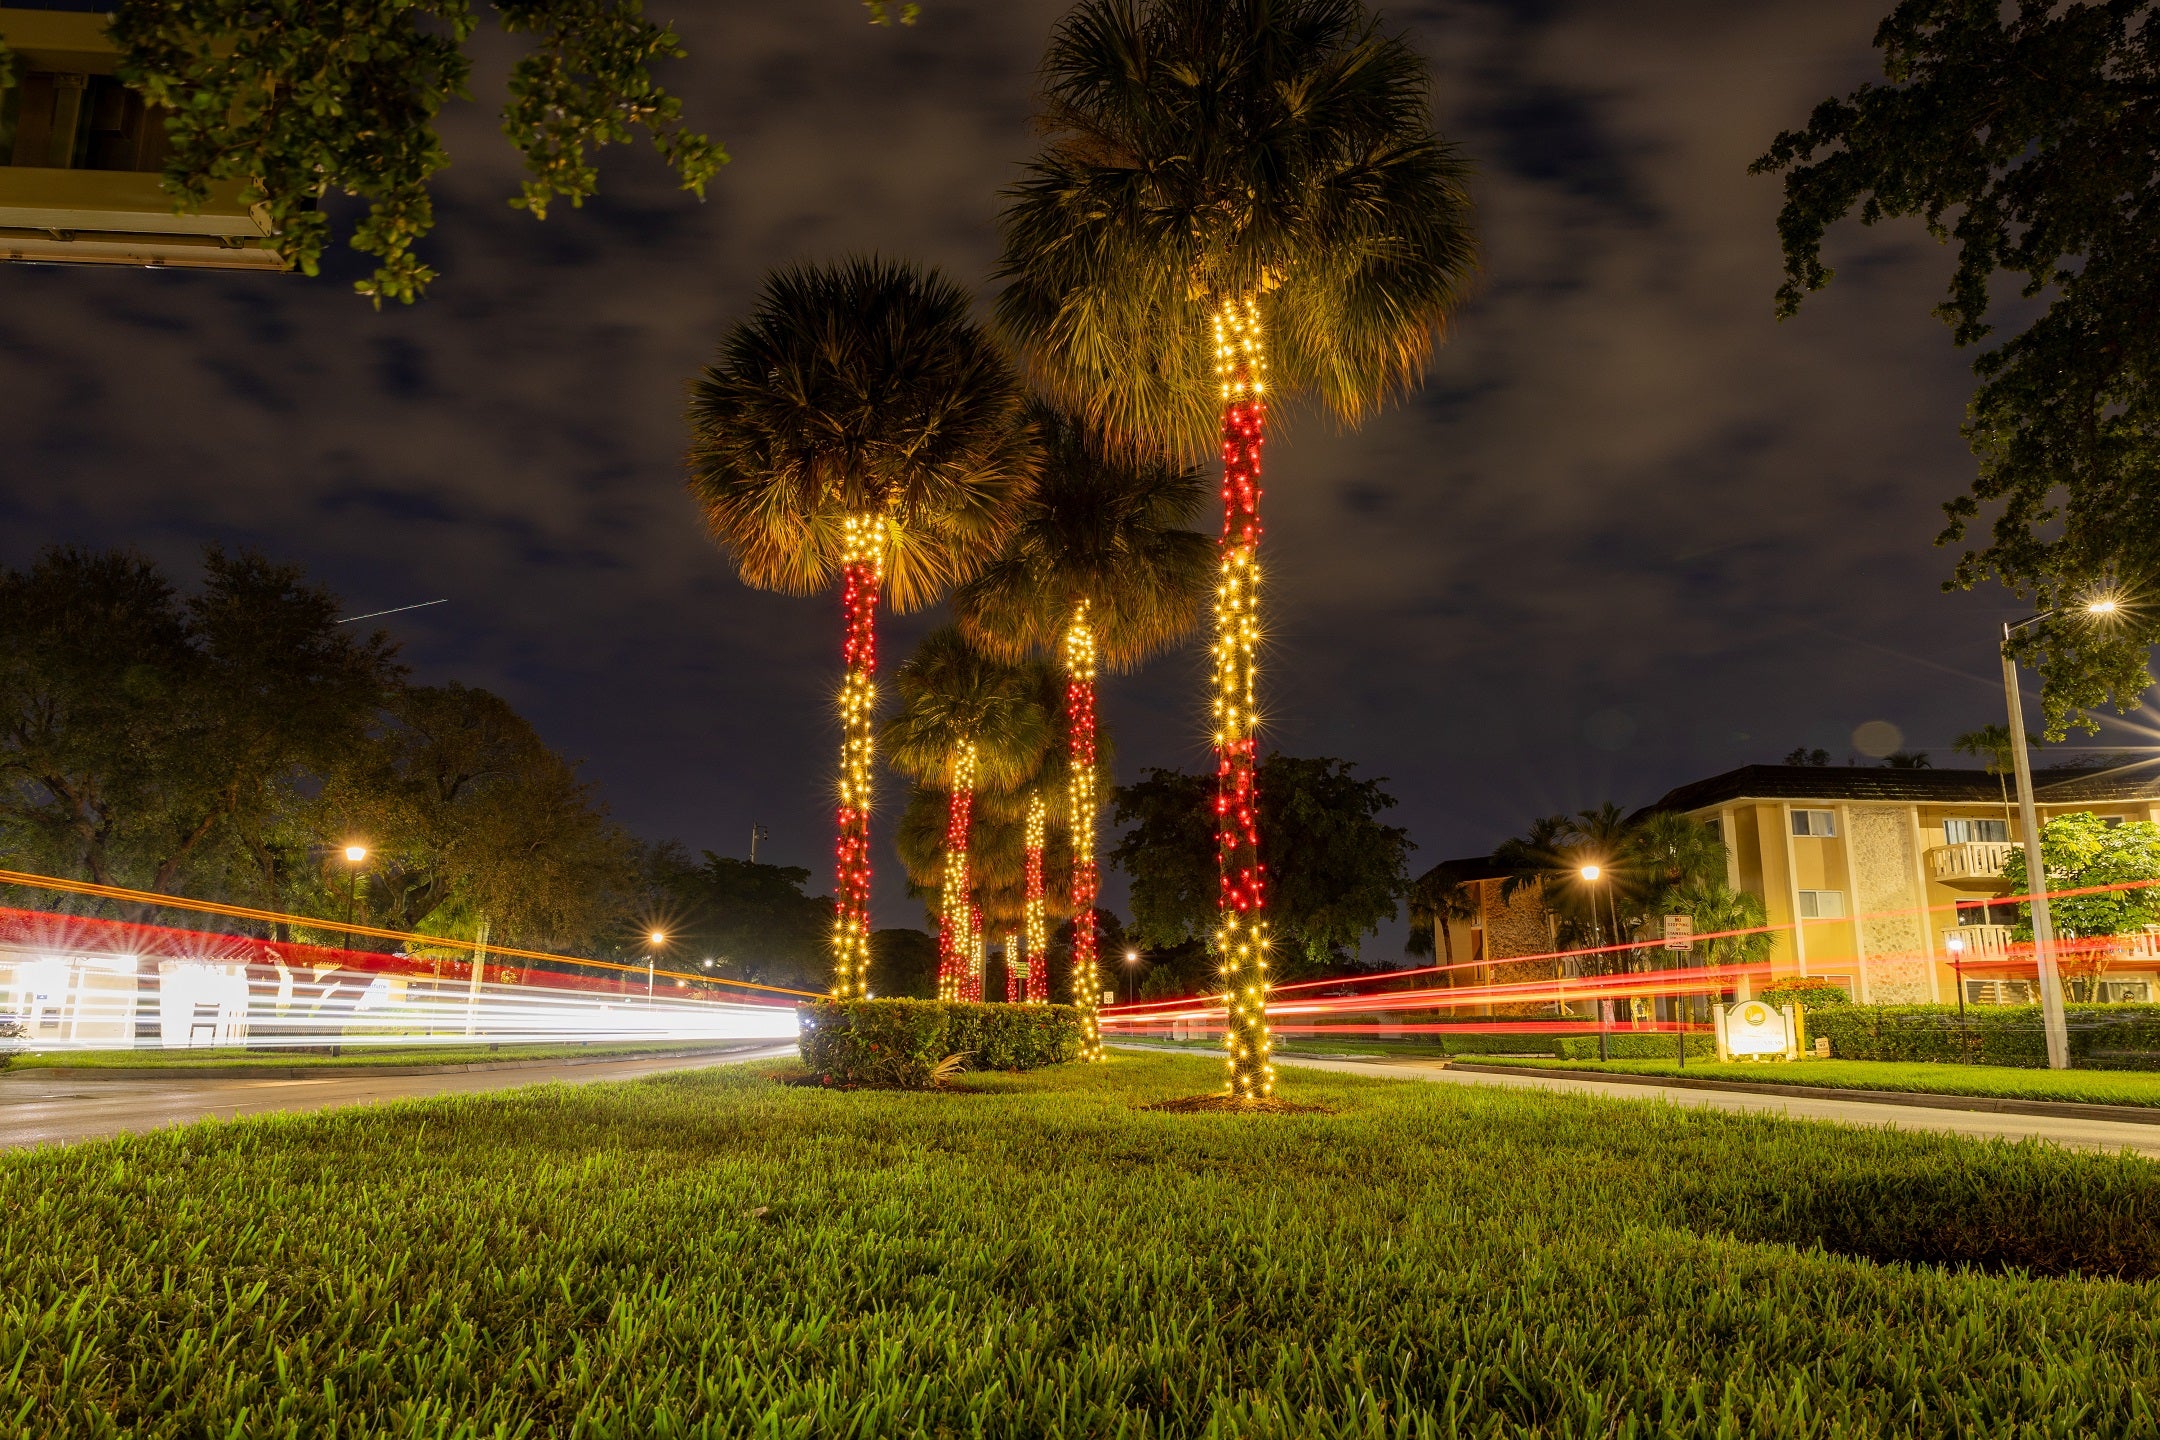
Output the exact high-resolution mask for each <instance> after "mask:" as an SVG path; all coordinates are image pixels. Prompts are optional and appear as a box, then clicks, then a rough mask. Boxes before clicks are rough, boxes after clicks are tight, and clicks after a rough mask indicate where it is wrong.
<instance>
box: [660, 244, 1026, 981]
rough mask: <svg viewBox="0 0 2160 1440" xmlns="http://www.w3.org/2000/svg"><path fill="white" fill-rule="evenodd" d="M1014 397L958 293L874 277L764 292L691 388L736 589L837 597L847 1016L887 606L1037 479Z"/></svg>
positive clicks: (836, 270)
mask: <svg viewBox="0 0 2160 1440" xmlns="http://www.w3.org/2000/svg"><path fill="white" fill-rule="evenodd" d="M1024 398H1025V397H1024V394H1023V391H1022V389H1021V386H1020V383H1019V380H1018V378H1017V377H1016V376H1015V375H1014V373H1013V371H1012V369H1011V366H1010V365H1009V363H1008V362H1007V361H1006V360H1005V358H1004V357H1003V355H1002V353H1001V352H1000V351H999V349H998V347H997V345H996V344H995V343H994V342H993V341H992V340H991V338H990V336H989V335H988V334H987V333H986V332H985V331H984V330H983V329H982V328H981V327H980V326H979V325H977V324H976V323H975V321H974V320H973V319H971V318H970V316H969V313H968V297H967V295H966V293H965V292H964V291H962V290H961V289H960V288H959V287H958V286H956V285H954V284H953V283H951V282H950V281H948V280H946V279H944V278H942V277H941V276H939V275H937V274H936V273H934V272H930V271H925V270H922V269H919V268H917V267H914V266H911V265H904V264H895V263H890V262H884V261H876V260H852V261H848V262H845V263H843V264H840V265H836V266H832V267H828V268H810V267H800V268H795V269H790V270H784V271H781V272H779V273H778V274H776V275H774V276H772V277H771V278H769V279H768V280H767V281H766V284H765V289H764V293H763V294H762V295H761V296H760V297H759V300H758V304H757V308H756V309H755V310H754V311H753V312H752V314H751V315H750V317H749V318H748V319H746V320H744V321H742V322H741V323H739V324H738V325H736V326H735V328H734V329H733V330H731V331H730V332H729V334H728V336H727V339H726V340H725V341H724V342H723V343H722V345H721V348H720V356H719V359H718V360H717V361H716V362H715V363H714V364H713V365H711V366H710V367H708V368H707V369H706V370H705V372H704V373H703V375H702V376H700V378H699V379H698V381H697V383H696V384H695V386H693V388H692V395H691V404H690V426H691V443H690V455H689V468H690V490H691V493H692V494H693V495H694V496H695V497H696V498H697V500H698V502H699V504H700V506H701V507H702V508H703V510H704V513H705V523H706V525H707V527H708V528H709V529H710V530H711V531H712V533H713V536H714V538H715V539H717V540H718V541H719V542H720V544H721V545H722V546H724V547H725V548H726V549H727V550H728V552H729V553H730V554H731V555H732V556H733V557H734V560H735V565H736V568H737V569H738V571H740V573H741V575H742V578H743V579H744V581H746V582H747V583H749V584H751V585H756V586H759V587H762V588H764V589H769V590H781V591H786V592H788V593H790V594H797V595H807V594H812V593H815V592H817V591H819V590H822V589H824V588H825V587H826V586H828V585H830V584H831V583H832V582H833V581H834V580H835V579H838V580H839V581H840V583H841V587H842V595H843V601H842V604H843V609H844V611H845V616H846V630H845V639H844V641H843V645H842V657H843V664H844V665H845V668H846V672H847V678H846V681H845V683H844V684H843V685H842V687H841V691H840V719H841V742H840V803H839V816H838V819H839V826H838V828H839V853H838V861H837V870H838V884H837V887H836V894H835V909H836V912H837V913H836V915H835V920H834V926H833V982H832V993H833V995H834V996H835V997H838V998H842V999H852V998H856V997H859V996H861V995H863V994H865V993H867V989H866V987H867V985H868V980H869V973H870V970H869V967H870V809H871V801H872V798H873V794H874V789H875V776H874V768H873V748H874V739H873V735H872V728H873V724H874V721H875V717H876V709H877V690H876V674H877V604H878V598H879V596H880V595H881V594H887V595H890V597H891V598H892V601H893V603H894V605H896V606H897V607H898V608H900V609H903V610H907V609H914V608H917V607H919V606H923V605H927V604H930V603H932V602H934V601H935V600H937V599H938V598H939V597H940V596H941V595H942V594H943V593H944V592H945V591H946V590H948V589H949V588H950V587H951V586H953V585H955V584H957V583H959V582H960V581H963V580H965V579H967V578H968V577H969V576H970V575H972V574H973V573H974V571H975V569H976V567H977V566H978V565H979V564H980V563H981V562H982V561H983V560H984V559H986V558H987V557H988V556H990V555H991V554H994V553H995V552H996V549H997V546H998V545H999V543H1000V542H1002V540H1003V539H1004V536H1005V532H1006V531H1007V530H1008V529H1010V528H1011V525H1012V521H1013V517H1014V513H1015V511H1016V509H1017V508H1018V506H1019V504H1020V502H1021V501H1022V500H1023V499H1025V498H1026V494H1027V489H1028V485H1029V482H1030V479H1031V477H1032V474H1033V463H1034V462H1033V449H1032V444H1031V441H1030V440H1029V437H1028V436H1027V434H1026V429H1025V426H1024V425H1023V424H1022V423H1021V406H1022V404H1023V401H1024Z"/></svg>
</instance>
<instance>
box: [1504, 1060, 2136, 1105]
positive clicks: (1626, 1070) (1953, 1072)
mask: <svg viewBox="0 0 2160 1440" xmlns="http://www.w3.org/2000/svg"><path fill="white" fill-rule="evenodd" d="M1462 1058H1464V1059H1465V1060H1469V1061H1472V1062H1474V1063H1478V1064H1492V1065H1509V1066H1521V1067H1527V1068H1530V1069H1537V1070H1610V1071H1617V1072H1619V1073H1620V1074H1623V1075H1684V1076H1688V1077H1691V1078H1693V1079H1696V1080H1750V1081H1754V1082H1757V1083H1759V1084H1764V1085H1826V1086H1833V1087H1838V1088H1843V1089H1851V1090H1916V1091H1924V1092H1927V1093H1931V1094H1938V1095H2005V1096H2011V1097H2014V1098H2016V1099H2020V1100H2078V1101H2084V1102H2087V1103H2090V1104H2097V1105H2160V1074H2156V1073H2154V1072H2151V1071H2144V1070H2025V1069H2020V1068H2017V1067H2015V1066H2010V1065H1949V1064H1939V1065H1937V1064H1901V1063H1898V1062H1895V1061H1887V1060H1794V1061H1790V1062H1788V1063H1785V1064H1751V1065H1743V1064H1726V1065H1720V1064H1718V1063H1717V1062H1716V1061H1704V1060H1690V1061H1688V1063H1687V1067H1686V1068H1685V1069H1682V1068H1681V1067H1680V1066H1678V1065H1675V1064H1674V1063H1673V1062H1672V1061H1670V1060H1607V1061H1602V1062H1601V1061H1597V1060H1527V1059H1525V1060H1518V1059H1502V1058H1499V1057H1497V1056H1491V1055H1466V1056H1464V1057H1462Z"/></svg>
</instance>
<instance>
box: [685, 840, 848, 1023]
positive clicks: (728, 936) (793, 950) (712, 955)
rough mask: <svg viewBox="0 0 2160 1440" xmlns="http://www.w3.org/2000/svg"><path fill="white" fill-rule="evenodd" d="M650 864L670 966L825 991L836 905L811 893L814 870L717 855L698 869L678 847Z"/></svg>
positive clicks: (705, 855) (706, 854)
mask: <svg viewBox="0 0 2160 1440" xmlns="http://www.w3.org/2000/svg"><path fill="white" fill-rule="evenodd" d="M646 864H647V868H648V874H649V876H650V882H649V883H650V884H651V886H652V889H653V892H654V899H655V902H656V903H655V910H654V913H655V915H656V916H657V917H658V920H659V923H660V924H661V925H662V927H663V928H664V929H665V930H666V932H667V934H668V937H669V944H668V947H667V949H666V951H665V952H664V953H663V955H662V958H661V960H660V964H661V966H662V967H663V968H666V969H669V970H675V971H679V972H681V973H684V974H693V975H694V974H715V975H723V976H726V977H729V978H734V979H741V980H749V981H752V982H754V983H756V984H760V985H784V986H787V987H789V988H791V989H796V990H815V989H817V988H818V985H819V983H820V982H821V981H822V979H823V978H824V975H825V971H826V967H827V964H828V959H829V951H830V946H831V936H832V901H831V899H830V898H829V897H827V896H822V895H816V896H813V895H806V894H804V893H803V887H804V886H805V885H806V884H808V883H809V881H810V872H809V871H808V870H806V869H804V868H802V867H801V866H797V865H763V864H759V863H757V862H755V861H750V860H738V859H736V858H734V857H733V856H727V855H715V854H714V853H713V852H712V851H710V850H707V851H704V852H703V859H702V861H701V862H698V863H693V862H691V861H690V860H689V859H688V857H686V856H685V855H684V854H683V853H682V851H681V850H680V848H679V847H676V846H674V845H664V846H661V847H659V848H658V849H656V850H655V851H654V852H653V853H652V854H651V855H650V856H649V858H648V859H647V862H646ZM708 959H709V960H711V961H712V962H713V964H712V968H711V969H710V970H708V969H707V968H706V967H705V961H706V960H708ZM881 993H890V992H881Z"/></svg>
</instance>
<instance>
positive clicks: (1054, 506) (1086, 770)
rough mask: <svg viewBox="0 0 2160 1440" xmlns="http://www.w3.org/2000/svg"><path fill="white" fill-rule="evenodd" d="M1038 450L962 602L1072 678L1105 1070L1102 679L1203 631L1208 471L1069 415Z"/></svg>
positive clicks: (1077, 928) (973, 630) (1091, 980)
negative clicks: (1099, 933) (1122, 443)
mask: <svg viewBox="0 0 2160 1440" xmlns="http://www.w3.org/2000/svg"><path fill="white" fill-rule="evenodd" d="M1030 416H1031V419H1032V420H1033V422H1034V430H1035V434H1036V435H1037V437H1038V439H1039V441H1040V443H1041V446H1042V468H1041V471H1040V473H1039V475H1038V476H1037V479H1036V485H1035V494H1034V498H1033V499H1031V500H1030V501H1029V502H1028V504H1027V505H1026V506H1025V507H1024V509H1023V510H1022V512H1021V517H1020V522H1019V524H1018V525H1016V526H1015V527H1014V528H1013V532H1012V538H1011V539H1009V540H1008V541H1007V542H1006V544H1005V548H1004V550H1003V551H1002V552H1000V554H999V555H998V557H997V558H996V559H995V560H992V561H991V562H990V563H989V564H988V565H986V566H984V567H983V570H982V573H981V574H979V575H977V576H976V577H975V578H974V579H973V580H971V581H969V582H968V583H967V584H965V585H963V586H961V587H960V589H959V590H957V591H955V592H954V594H953V602H952V604H953V613H954V615H955V616H956V617H957V618H958V621H959V624H960V627H961V629H962V630H964V631H965V632H966V633H967V635H968V637H969V638H970V639H972V640H974V641H975V642H976V643H977V644H979V645H982V646H983V647H984V648H986V649H988V650H990V651H991V652H992V653H995V654H999V655H1003V656H1006V657H1009V658H1018V657H1019V656H1022V655H1029V654H1037V655H1047V654H1055V655H1057V656H1059V657H1060V659H1061V661H1062V663H1063V667H1064V674H1065V695H1064V705H1063V710H1064V713H1065V727H1066V763H1067V768H1068V770H1069V772H1070V775H1071V789H1070V791H1069V792H1068V795H1067V802H1066V807H1065V823H1066V828H1067V832H1068V834H1069V835H1070V836H1071V839H1072V847H1073V870H1072V884H1073V891H1072V904H1073V915H1074V924H1073V942H1072V948H1073V962H1072V973H1073V1001H1074V1003H1075V1004H1076V1005H1078V1006H1079V1007H1080V1011H1081V1016H1082V1024H1083V1026H1084V1027H1085V1034H1086V1038H1085V1041H1084V1043H1083V1046H1082V1053H1083V1055H1084V1056H1085V1058H1088V1059H1093V1060H1099V1059H1101V1058H1102V1045H1101V1036H1100V1033H1099V1030H1098V1027H1097V1024H1096V1019H1095V1011H1096V1005H1097V1003H1098V1001H1099V1000H1100V999H1101V994H1102V984H1101V975H1100V972H1099V970H1098V968H1097V959H1096V953H1095V950H1096V936H1095V923H1094V922H1095V899H1096V892H1097V891H1098V890H1099V888H1100V884H1101V881H1100V876H1099V874H1098V872H1097V869H1096V863H1095V832H1096V817H1095V812H1096V803H1097V802H1096V794H1097V787H1098V775H1099V769H1100V767H1099V765H1098V763H1097V757H1096V755H1095V676H1096V671H1097V670H1098V668H1108V669H1110V670H1113V671H1123V670H1130V669H1132V668H1134V667H1135V666H1137V665H1138V664H1139V663H1140V662H1141V661H1143V660H1145V659H1147V658H1148V657H1149V656H1150V655H1153V654H1156V653H1157V652H1159V651H1161V650H1164V649H1166V648H1168V647H1169V646H1170V645H1172V644H1174V643H1175V642H1176V641H1177V640H1178V638H1179V637H1181V636H1183V635H1185V634H1186V633H1188V632H1189V631H1191V630H1192V629H1193V628H1194V627H1195V626H1196V625H1198V624H1199V621H1200V603H1201V600H1202V599H1203V598H1204V597H1205V596H1206V594H1207V592H1208V589H1209V587H1210V584H1211V582H1212V580H1213V572H1214V566H1213V565H1212V563H1211V560H1212V556H1211V554H1210V547H1209V544H1208V540H1207V537H1206V536H1204V535H1202V534H1200V533H1199V532H1198V531H1196V530H1189V529H1186V528H1185V527H1186V526H1188V525H1189V524H1191V523H1192V521H1193V520H1194V519H1195V518H1196V517H1197V516H1198V515H1199V513H1200V510H1201V507H1202V506H1203V505H1205V503H1206V500H1207V487H1206V483H1205V482H1204V481H1202V480H1201V478H1200V472H1199V471H1198V470H1197V469H1194V468H1192V467H1189V466H1181V465H1177V464H1173V463H1171V462H1168V461H1164V460H1155V459H1147V458H1143V457H1137V456H1134V455H1132V454H1129V453H1127V454H1120V453H1118V452H1115V451H1113V450H1111V449H1109V448H1108V447H1106V446H1105V445H1104V444H1103V442H1102V441H1101V439H1100V438H1099V437H1097V436H1095V435H1093V434H1092V433H1090V432H1089V430H1088V429H1087V427H1086V426H1085V424H1084V423H1083V422H1081V421H1080V420H1079V419H1077V418H1076V417H1075V416H1073V415H1072V414H1070V413H1069V412H1065V411H1060V410H1057V409H1056V408H1054V407H1052V406H1049V405H1045V404H1037V405H1035V406H1034V407H1033V408H1032V409H1031V412H1030Z"/></svg>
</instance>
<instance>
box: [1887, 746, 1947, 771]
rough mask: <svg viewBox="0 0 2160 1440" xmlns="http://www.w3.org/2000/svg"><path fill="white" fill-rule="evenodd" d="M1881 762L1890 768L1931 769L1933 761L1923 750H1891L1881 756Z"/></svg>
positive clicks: (1933, 764)
mask: <svg viewBox="0 0 2160 1440" xmlns="http://www.w3.org/2000/svg"><path fill="white" fill-rule="evenodd" d="M1883 764H1885V765H1887V766H1889V767H1890V768H1891V769H1892V770H1932V769H1934V768H1935V762H1934V761H1933V760H1930V759H1929V758H1928V753H1927V751H1925V750H1893V751H1891V752H1890V753H1889V754H1888V755H1885V756H1883Z"/></svg>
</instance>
